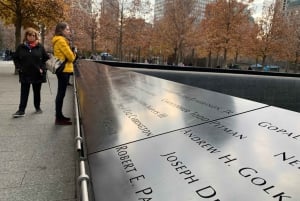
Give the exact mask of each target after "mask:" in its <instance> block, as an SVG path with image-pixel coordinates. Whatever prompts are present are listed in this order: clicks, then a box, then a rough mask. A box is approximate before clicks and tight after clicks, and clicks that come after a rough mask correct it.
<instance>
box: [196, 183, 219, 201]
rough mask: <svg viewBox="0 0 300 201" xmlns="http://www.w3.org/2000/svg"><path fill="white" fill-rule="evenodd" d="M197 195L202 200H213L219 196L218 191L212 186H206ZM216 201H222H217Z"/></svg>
mask: <svg viewBox="0 0 300 201" xmlns="http://www.w3.org/2000/svg"><path fill="white" fill-rule="evenodd" d="M196 193H197V194H198V195H199V196H200V197H201V198H211V197H214V196H215V195H216V194H217V192H216V190H215V189H214V188H213V187H211V186H206V187H204V188H201V189H199V190H197V191H196ZM215 201H220V200H219V199H217V200H215Z"/></svg>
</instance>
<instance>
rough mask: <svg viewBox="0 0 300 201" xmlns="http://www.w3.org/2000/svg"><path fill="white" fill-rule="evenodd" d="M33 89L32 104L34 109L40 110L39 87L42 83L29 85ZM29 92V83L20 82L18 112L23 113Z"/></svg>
mask: <svg viewBox="0 0 300 201" xmlns="http://www.w3.org/2000/svg"><path fill="white" fill-rule="evenodd" d="M31 85H32V89H33V104H34V107H35V109H40V104H41V87H42V83H34V84H31ZM29 90H30V83H22V82H21V96H20V105H19V110H20V111H23V112H25V109H26V106H27V102H28V96H29Z"/></svg>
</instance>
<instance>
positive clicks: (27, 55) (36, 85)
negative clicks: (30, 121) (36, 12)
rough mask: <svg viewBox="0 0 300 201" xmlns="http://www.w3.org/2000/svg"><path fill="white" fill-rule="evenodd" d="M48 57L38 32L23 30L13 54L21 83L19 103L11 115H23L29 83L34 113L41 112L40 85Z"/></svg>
mask: <svg viewBox="0 0 300 201" xmlns="http://www.w3.org/2000/svg"><path fill="white" fill-rule="evenodd" d="M48 59H49V56H48V54H47V52H46V51H45V48H44V47H43V45H42V44H40V43H39V42H38V32H37V31H36V30H35V29H33V28H27V29H26V30H25V34H24V39H23V43H22V44H20V45H19V46H18V48H17V50H16V53H15V55H14V63H15V66H16V69H17V70H18V71H19V81H20V83H21V95H20V105H19V109H18V111H17V112H16V113H15V114H13V117H23V116H25V109H26V106H27V101H28V96H29V90H30V85H32V89H33V101H34V107H35V110H36V113H42V110H41V108H40V103H41V86H42V82H45V81H46V80H45V79H46V66H45V62H46V61H47V60H48Z"/></svg>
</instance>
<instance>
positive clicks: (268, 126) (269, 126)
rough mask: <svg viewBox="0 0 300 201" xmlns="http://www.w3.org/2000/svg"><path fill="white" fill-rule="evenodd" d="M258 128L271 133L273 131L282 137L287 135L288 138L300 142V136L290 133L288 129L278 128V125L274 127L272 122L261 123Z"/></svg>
mask: <svg viewBox="0 0 300 201" xmlns="http://www.w3.org/2000/svg"><path fill="white" fill-rule="evenodd" d="M258 126H260V127H262V128H265V129H267V130H269V131H272V132H274V133H277V134H281V135H286V136H288V137H290V138H292V139H295V140H300V135H299V134H295V133H293V132H290V131H288V130H287V129H284V128H281V127H279V126H276V125H273V124H272V123H270V122H259V123H258Z"/></svg>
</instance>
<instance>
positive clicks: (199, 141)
mask: <svg viewBox="0 0 300 201" xmlns="http://www.w3.org/2000/svg"><path fill="white" fill-rule="evenodd" d="M183 134H184V135H186V136H188V137H189V138H190V139H191V140H192V141H193V142H195V143H196V144H198V145H199V146H200V147H201V148H203V149H206V150H207V151H208V152H210V153H212V154H214V153H219V152H221V151H220V150H218V149H217V148H215V147H214V146H213V145H211V144H210V143H208V142H207V141H206V140H203V139H201V138H200V137H199V136H197V135H194V134H193V132H192V130H184V131H183Z"/></svg>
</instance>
